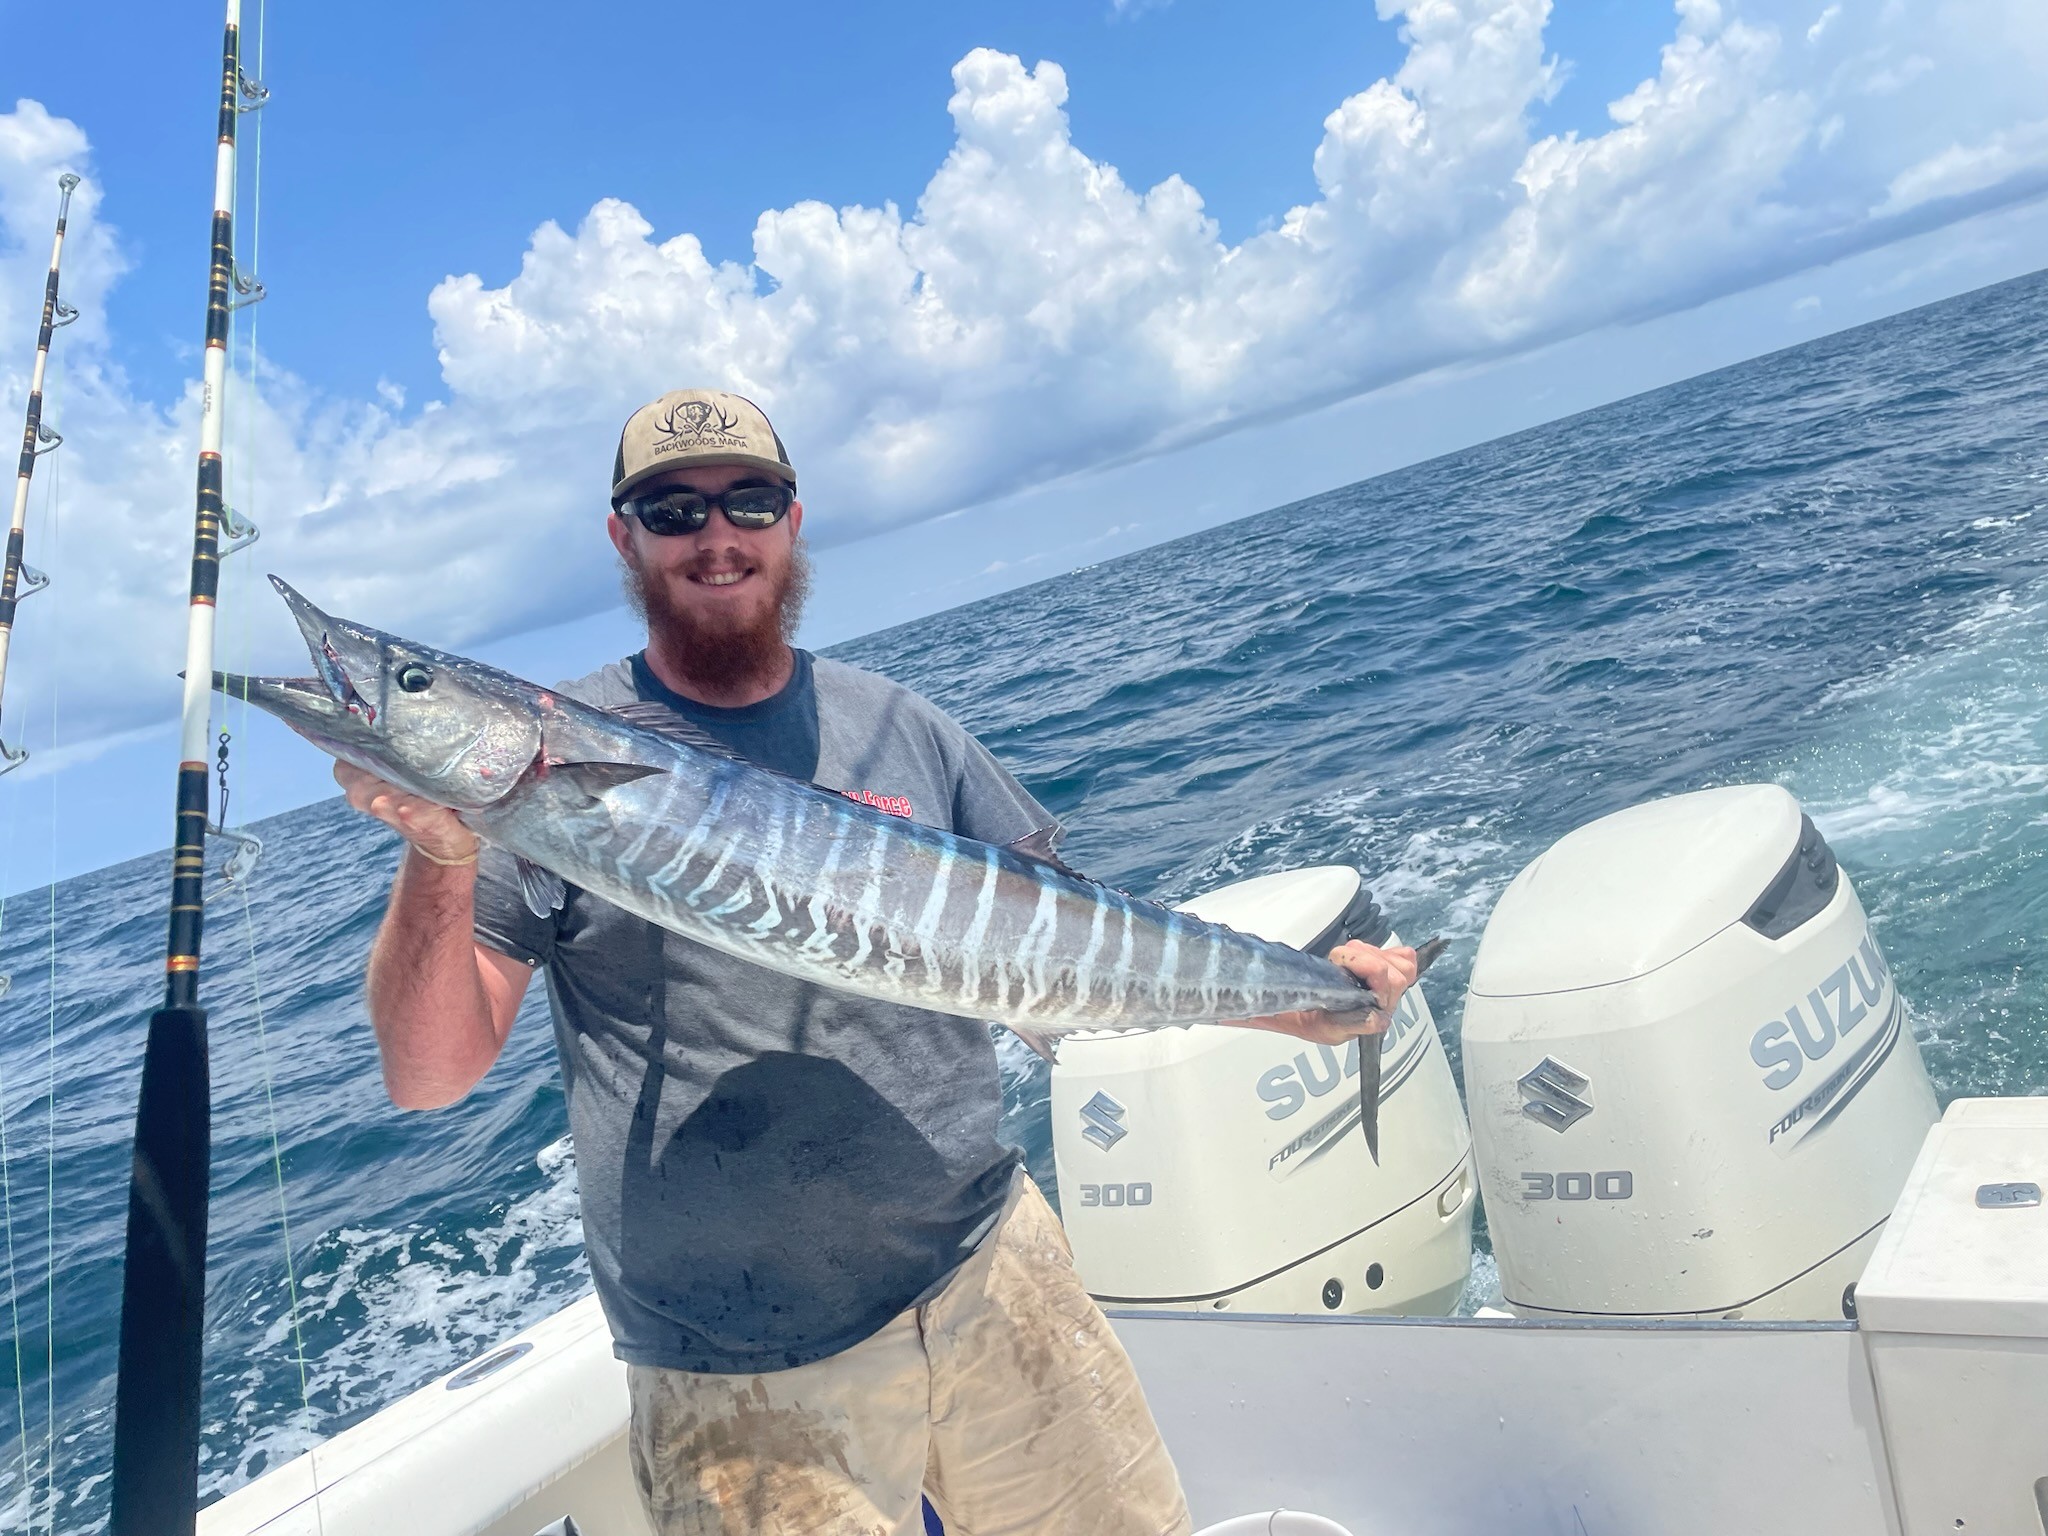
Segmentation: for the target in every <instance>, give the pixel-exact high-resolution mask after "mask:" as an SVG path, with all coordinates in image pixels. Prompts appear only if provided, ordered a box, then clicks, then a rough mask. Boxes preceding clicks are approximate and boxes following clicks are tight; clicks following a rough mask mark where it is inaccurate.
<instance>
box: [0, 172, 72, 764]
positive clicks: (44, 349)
mask: <svg viewBox="0 0 2048 1536" xmlns="http://www.w3.org/2000/svg"><path fill="white" fill-rule="evenodd" d="M77 187H78V178H77V177H76V176H74V175H72V174H71V172H69V171H66V172H65V173H64V174H63V175H62V176H59V177H58V178H57V192H58V197H57V238H56V239H55V240H54V241H52V242H51V245H50V275H49V277H48V278H47V279H45V280H44V282H43V324H42V328H41V329H40V330H38V331H37V332H36V365H35V371H34V372H33V373H31V374H30V375H29V384H28V422H27V424H26V425H25V426H23V427H22V429H21V467H20V469H19V470H18V471H17V472H16V476H15V481H14V518H13V520H12V521H11V522H10V523H9V524H8V525H7V564H6V568H5V570H4V571H0V696H4V695H5V693H6V691H7V654H8V651H9V650H10V649H11V648H12V646H13V642H14V609H15V606H16V604H18V603H19V602H20V601H21V600H22V599H23V598H24V597H27V596H29V595H30V594H32V593H36V592H40V591H42V590H43V588H44V587H47V586H48V585H49V584H50V578H49V577H47V576H45V575H44V574H43V573H42V572H41V571H39V570H37V569H36V568H35V567H34V566H32V565H23V564H22V563H21V546H22V539H23V537H24V534H25V532H26V530H27V528H28V487H29V481H31V480H32V479H34V478H35V472H36V460H37V459H39V458H41V457H42V456H43V455H44V454H46V453H48V452H49V451H50V450H51V449H52V448H55V447H57V446H58V445H59V444H60V443H62V442H63V441H64V438H63V435H62V434H61V433H58V432H56V431H53V430H52V429H51V428H50V427H49V426H47V425H46V424H45V423H44V421H43V374H44V371H45V370H46V369H47V368H48V366H49V362H50V337H51V336H52V335H53V334H54V333H55V332H56V330H57V328H58V327H59V326H64V325H69V324H70V323H71V322H72V321H74V320H76V319H77V318H78V311H77V310H75V309H73V308H72V307H71V306H70V305H69V304H66V303H65V302H64V301H63V300H62V299H60V298H58V297H57V269H58V268H59V267H60V266H61V265H62V264H63V261H64V220H65V216H66V215H68V214H69V213H70V212H71V194H72V193H73V192H74V191H75V190H77ZM27 758H28V749H27V748H25V747H10V746H8V745H7V743H6V742H5V741H0V773H6V772H9V771H10V770H12V769H15V768H19V767H20V766H21V765H22V763H23V762H25V761H26V760H27Z"/></svg>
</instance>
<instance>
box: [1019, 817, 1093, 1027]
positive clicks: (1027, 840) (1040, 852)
mask: <svg viewBox="0 0 2048 1536" xmlns="http://www.w3.org/2000/svg"><path fill="white" fill-rule="evenodd" d="M1059 835H1060V829H1059V828H1058V827H1057V826H1051V827H1041V828H1039V829H1038V830H1037V831H1036V832H1032V833H1029V834H1027V835H1026V836H1024V837H1020V838H1018V839H1017V841H1015V842H1014V843H1005V844H1003V846H1004V847H1005V848H1007V849H1008V850H1009V851H1010V852H1012V853H1014V854H1016V855H1017V856H1018V857H1019V858H1022V859H1029V860H1030V861H1031V862H1032V863H1034V864H1043V865H1044V866H1045V867H1046V868H1047V869H1050V870H1055V871H1057V872H1058V873H1060V874H1062V875H1071V876H1072V877H1073V878H1074V879H1076V880H1086V879H1088V877H1087V876H1086V875H1084V874H1082V873H1081V871H1079V870H1078V869H1076V868H1074V866H1073V865H1071V864H1069V863H1068V862H1067V861H1066V860H1065V859H1063V858H1061V857H1060V856H1059V855H1058V854H1057V853H1055V852H1053V844H1054V843H1055V842H1056V841H1058V839H1059ZM1090 883H1091V884H1092V883H1093V882H1092V881H1091V882H1090ZM1032 1049H1034V1050H1036V1049H1037V1047H1036V1046H1033V1047H1032ZM1040 1054H1041V1055H1043V1054H1044V1053H1043V1052H1040ZM1046 1059H1047V1060H1048V1061H1050V1060H1051V1059H1052V1058H1051V1057H1047V1058H1046Z"/></svg>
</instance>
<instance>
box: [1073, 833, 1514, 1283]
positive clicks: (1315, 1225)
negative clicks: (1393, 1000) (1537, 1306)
mask: <svg viewBox="0 0 2048 1536" xmlns="http://www.w3.org/2000/svg"><path fill="white" fill-rule="evenodd" d="M1184 910H1186V911H1188V912H1191V913H1193V914H1194V915H1195V916H1197V917H1200V918H1203V919H1205V920H1207V921H1209V922H1212V923H1223V924H1226V925H1228V926H1229V927H1232V928H1235V929H1238V930H1239V931H1240V932H1244V933H1254V934H1257V935H1259V936H1260V937H1261V938H1266V939H1272V940H1275V941H1277V942H1279V943H1282V944H1292V945H1295V946H1297V947H1299V948H1301V949H1305V950H1308V951H1310V952H1312V953H1317V954H1323V953H1327V952H1328V951H1329V950H1331V949H1333V948H1335V947H1336V946H1337V945H1338V944H1340V943H1342V942H1343V941H1344V940H1346V939H1350V938H1363V939H1366V940H1367V941H1368V942H1372V943H1382V944H1384V943H1391V942H1394V940H1393V938H1392V935H1391V933H1390V930H1389V928H1388V925H1387V922H1386V920H1385V918H1384V917H1383V916H1382V915H1381V913H1380V911H1379V908H1378V907H1377V906H1376V905H1374V903H1373V900H1372V896H1371V894H1370V893H1369V892H1368V891H1366V890H1365V888H1364V886H1363V884H1362V882H1361V881H1360V879H1359V876H1358V872H1357V871H1356V870H1353V869H1345V868H1341V867H1325V868H1319V869H1303V870H1294V871H1291V872H1289V873H1286V874H1279V875H1266V876H1263V877H1261V878H1259V879H1256V880H1247V881H1244V882H1242V883H1241V884H1238V885H1231V886H1226V887H1224V888H1223V889H1221V890H1218V891H1212V892H1211V893H1209V894H1208V895H1206V896H1203V897H1200V898H1199V899H1197V900H1194V901H1190V902H1188V903H1186V905H1185V907H1184ZM1052 1124H1053V1152H1054V1156H1055V1159H1056V1161H1057V1164H1058V1169H1059V1194H1060V1214H1061V1216H1062V1218H1063V1219H1064V1221H1065V1223H1066V1228H1067V1234H1068V1237H1069V1238H1070V1239H1071V1241H1072V1243H1073V1247H1074V1257H1075V1261H1076V1263H1077V1265H1078V1267H1079V1269H1080V1272H1081V1277H1082V1279H1083V1280H1084V1281H1085V1282H1086V1283H1087V1286H1088V1289H1089V1290H1090V1291H1091V1292H1092V1293H1093V1294H1094V1295H1095V1297H1096V1299H1097V1300H1098V1301H1102V1302H1105V1303H1109V1304H1112V1305H1125V1306H1145V1307H1172V1308H1188V1309H1200V1308H1225V1307H1228V1308H1234V1309H1236V1310H1239V1311H1247V1312H1280V1313H1323V1312H1434V1313H1438V1314H1442V1313H1447V1312H1449V1311H1450V1310H1451V1309H1452V1308H1453V1307H1455V1306H1456V1305H1457V1302H1458V1298H1459V1296H1460V1294H1461V1293H1462V1292H1463V1290H1464V1286H1465V1277H1466V1275H1467V1273H1468V1271H1469V1270H1470V1268H1471V1263H1472V1253H1471V1248H1472V1209H1473V1200H1472V1195H1473V1192H1474V1189H1473V1183H1472V1174H1471V1137H1470V1134H1469V1132H1468V1131H1467V1130H1466V1126H1465V1115H1464V1111H1463V1109H1462V1108H1461V1107H1460V1105H1459V1103H1458V1090H1457V1086H1456V1084H1455V1083H1454V1082H1453V1081H1452V1078H1451V1071H1450V1067H1449V1065H1448V1064H1447V1062H1446V1061H1445V1058H1444V1052H1443V1046H1442V1043H1441V1042H1440V1041H1439V1040H1438V1039H1437V1034H1436V1023H1435V1021H1434V1020H1433V1019H1432V1018H1431V1017H1430V1012H1429V1004H1428V1003H1427V1002H1426V1001H1425V1000H1424V998H1423V996H1422V990H1421V988H1420V987H1416V988H1411V989H1410V991H1409V992H1408V994H1407V996H1406V998H1405V999H1404V1000H1403V1002H1402V1005H1401V1007H1400V1009H1399V1011H1398V1012H1397V1014H1396V1017H1395V1022H1394V1028H1393V1030H1392V1031H1390V1032H1389V1035H1388V1038H1387V1043H1386V1046H1385V1051H1384V1055H1383V1058H1382V1066H1381V1078H1380V1158H1381V1161H1380V1163H1379V1165H1378V1166H1375V1165H1374V1163H1373V1161H1372V1158H1371V1155H1370V1154H1369V1153H1368V1152H1367V1151H1366V1147H1365V1138H1364V1136H1363V1135H1362V1134H1361V1133H1360V1131H1359V1113H1358V1048H1357V1045H1356V1043H1355V1042H1354V1043H1353V1044H1352V1045H1350V1046H1348V1047H1346V1048H1345V1049H1343V1050H1337V1049H1333V1048H1331V1047H1328V1046H1316V1045H1309V1044H1307V1043H1305V1042H1303V1041H1300V1040H1296V1039H1294V1038H1292V1037H1291V1036H1287V1035H1278V1034H1272V1033H1268V1032H1266V1031H1263V1030H1251V1029H1230V1028H1211V1027H1207V1026H1204V1027H1201V1028H1196V1029H1163V1030H1157V1031H1154V1032H1151V1033H1144V1034H1140V1033H1132V1032H1125V1031H1103V1032H1098V1033H1093V1034H1081V1035H1070V1036H1068V1037H1067V1038H1066V1039H1065V1040H1063V1041H1062V1042H1061V1043H1060V1047H1059V1064H1058V1065H1057V1066H1055V1067H1054V1068H1053V1072H1052Z"/></svg>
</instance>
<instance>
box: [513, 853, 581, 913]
mask: <svg viewBox="0 0 2048 1536" xmlns="http://www.w3.org/2000/svg"><path fill="white" fill-rule="evenodd" d="M516 862H517V864H518V868H519V894H520V895H522V896H524V897H525V898H526V905H527V909H528V910H529V911H531V912H532V913H533V915H534V916H535V917H553V916H554V915H555V914H556V913H557V912H559V911H561V910H562V908H563V907H564V906H565V905H567V903H568V900H569V888H568V887H567V886H566V885H564V884H563V883H562V877H561V876H560V875H557V874H554V873H552V872H550V871H548V870H545V869H542V868H541V867H540V866H539V865H538V864H534V863H531V862H529V861H528V860H526V859H519V860H517V861H516Z"/></svg>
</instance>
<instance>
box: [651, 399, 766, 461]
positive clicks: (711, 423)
mask: <svg viewBox="0 0 2048 1536" xmlns="http://www.w3.org/2000/svg"><path fill="white" fill-rule="evenodd" d="M739 420H740V419H739V417H737V416H735V415H733V414H732V413H731V412H730V411H727V410H724V409H722V408H721V407H719V406H716V405H713V404H712V403H711V402H710V401H708V400H678V401H677V402H676V403H675V404H674V405H672V406H670V407H669V408H668V409H667V410H666V411H664V412H662V416H661V422H660V425H658V426H657V427H656V428H655V440H654V452H656V453H677V452H681V451H682V450H684V449H688V448H707V447H708V448H745V447H746V446H747V439H746V435H745V434H744V433H741V432H735V431H734V430H733V428H734V427H736V426H738V425H739Z"/></svg>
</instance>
